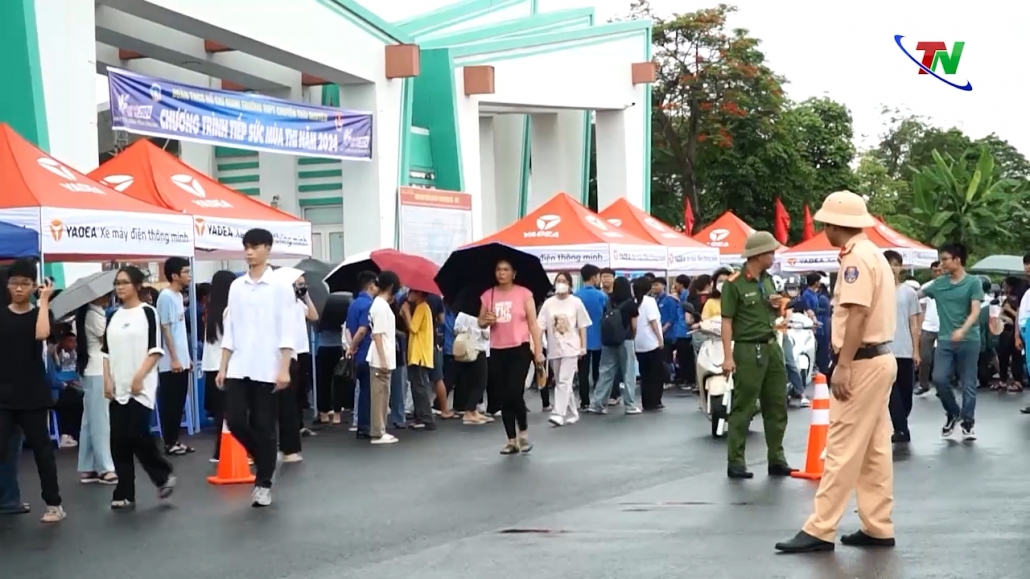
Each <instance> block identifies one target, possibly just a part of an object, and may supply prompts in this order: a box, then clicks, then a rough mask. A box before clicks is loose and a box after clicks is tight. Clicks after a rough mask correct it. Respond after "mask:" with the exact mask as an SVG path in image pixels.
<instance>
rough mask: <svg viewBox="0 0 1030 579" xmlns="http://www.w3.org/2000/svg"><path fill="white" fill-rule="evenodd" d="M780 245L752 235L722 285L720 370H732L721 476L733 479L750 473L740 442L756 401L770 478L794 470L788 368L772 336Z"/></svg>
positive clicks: (761, 233)
mask: <svg viewBox="0 0 1030 579" xmlns="http://www.w3.org/2000/svg"><path fill="white" fill-rule="evenodd" d="M779 248H780V244H779V242H777V241H776V239H775V238H774V237H773V236H772V234H770V233H769V232H767V231H758V232H755V233H752V234H751V236H750V237H748V238H747V241H746V242H745V244H744V252H743V253H742V254H741V257H743V258H745V259H746V260H747V262H746V263H745V264H744V267H743V268H742V269H741V271H740V272H738V273H735V274H734V275H733V276H731V277H730V278H729V279H728V280H727V281H726V282H725V283H724V284H723V286H722V298H721V299H722V346H723V351H724V352H727V355H726V359H725V361H724V362H723V365H722V369H723V372H724V373H726V374H727V375H729V374H733V394H732V402H731V405H730V415H729V419H728V422H729V431H728V433H727V436H726V449H727V455H728V466H727V469H726V475H727V476H728V477H730V478H733V479H749V478H752V477H753V476H754V473H752V472H751V471H749V470H748V469H747V466H746V460H745V456H744V441H745V438H746V437H747V432H748V427H749V426H750V424H751V419H752V418H753V417H754V415H755V404H756V403H760V404H761V409H762V422H763V426H764V428H765V443H766V446H767V447H768V449H769V451H768V452H769V476H790V474H791V473H792V472H794V470H795V469H792V468H790V466H789V465H788V464H787V459H786V457H785V456H784V454H783V433H784V431H786V430H787V399H786V396H784V393H785V392H786V391H787V367H786V363H785V362H784V358H783V349H782V348H781V347H780V344H779V342H777V340H776V328H775V324H776V318H777V316H779V311H780V302H781V301H782V300H783V299H784V298H783V296H781V295H780V294H778V293H777V292H776V286H775V285H774V284H773V278H772V276H771V275H769V272H768V270H769V268H770V267H772V264H773V258H774V253H775V252H776V250H777V249H779ZM730 352H732V355H730V354H729V353H730Z"/></svg>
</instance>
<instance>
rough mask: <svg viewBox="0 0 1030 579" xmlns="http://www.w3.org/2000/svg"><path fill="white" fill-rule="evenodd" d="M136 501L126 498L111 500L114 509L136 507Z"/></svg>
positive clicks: (121, 509)
mask: <svg viewBox="0 0 1030 579" xmlns="http://www.w3.org/2000/svg"><path fill="white" fill-rule="evenodd" d="M135 506H136V503H134V502H132V501H126V500H118V501H111V510H112V511H124V510H127V509H132V508H135Z"/></svg>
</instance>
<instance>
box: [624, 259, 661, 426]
mask: <svg viewBox="0 0 1030 579" xmlns="http://www.w3.org/2000/svg"><path fill="white" fill-rule="evenodd" d="M650 292H651V280H650V279H648V278H646V277H642V278H637V279H635V280H633V296H634V299H636V302H637V309H638V310H639V312H640V315H639V317H638V318H637V334H636V338H635V340H634V346H635V348H636V353H637V366H638V367H639V368H640V404H641V406H642V407H643V409H644V411H648V410H651V411H654V410H661V409H662V408H664V406H663V405H662V394H663V392H664V391H665V365H664V362H663V359H662V352H663V348H664V347H665V343H664V339H663V337H662V326H661V324H662V316H661V313H660V312H659V311H658V302H656V301H655V299H654V298H653V297H651V296H650V295H648V294H649V293H650ZM631 381H632V378H631V377H629V376H627V377H626V383H627V387H628V386H629V383H630V382H631Z"/></svg>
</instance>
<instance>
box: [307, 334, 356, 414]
mask: <svg viewBox="0 0 1030 579" xmlns="http://www.w3.org/2000/svg"><path fill="white" fill-rule="evenodd" d="M342 357H343V347H341V346H330V347H327V348H319V349H318V352H317V353H316V354H315V405H316V406H318V411H319V412H320V413H322V414H328V413H330V412H341V411H343V408H344V404H343V403H344V400H345V399H346V394H347V392H345V390H346V388H345V387H344V386H343V385H342V384H335V383H334V380H335V376H334V375H333V372H334V371H335V370H336V364H337V362H339V361H340V358H342ZM350 400H351V405H350V406H349V408H353V407H354V384H353V383H352V384H351V386H350Z"/></svg>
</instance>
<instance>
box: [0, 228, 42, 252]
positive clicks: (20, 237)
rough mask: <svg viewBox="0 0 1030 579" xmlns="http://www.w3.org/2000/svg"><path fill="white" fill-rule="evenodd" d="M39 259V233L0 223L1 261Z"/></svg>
mask: <svg viewBox="0 0 1030 579" xmlns="http://www.w3.org/2000/svg"><path fill="white" fill-rule="evenodd" d="M22 257H39V233H36V232H35V231H33V230H31V229H29V228H27V227H19V226H17V225H11V224H10V223H5V222H3V221H0V259H19V258H22Z"/></svg>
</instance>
